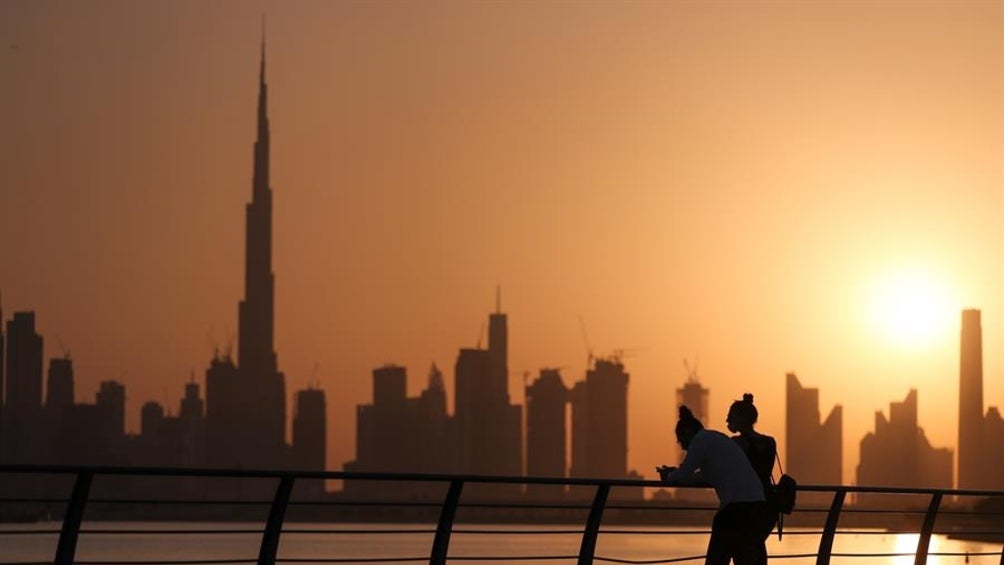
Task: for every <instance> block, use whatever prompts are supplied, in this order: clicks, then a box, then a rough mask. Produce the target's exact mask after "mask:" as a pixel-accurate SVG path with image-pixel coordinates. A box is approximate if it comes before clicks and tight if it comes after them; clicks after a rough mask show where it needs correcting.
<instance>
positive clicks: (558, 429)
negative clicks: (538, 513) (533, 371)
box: [526, 369, 568, 499]
mask: <svg viewBox="0 0 1004 565" xmlns="http://www.w3.org/2000/svg"><path fill="white" fill-rule="evenodd" d="M567 403H568V388H567V387H566V386H565V383H563V382H562V381H561V373H559V372H558V370H557V369H541V370H540V376H539V377H538V378H537V380H536V381H534V382H533V384H532V385H530V386H528V387H526V474H527V475H530V476H531V477H564V476H566V474H567V473H568V468H567V467H568V466H567V463H566V457H565V443H566V438H567V437H568V434H567V433H566V426H565V405H566V404H567ZM526 492H527V494H528V495H530V496H534V497H538V498H547V499H557V498H560V497H561V496H563V495H564V492H565V487H564V485H527V487H526Z"/></svg>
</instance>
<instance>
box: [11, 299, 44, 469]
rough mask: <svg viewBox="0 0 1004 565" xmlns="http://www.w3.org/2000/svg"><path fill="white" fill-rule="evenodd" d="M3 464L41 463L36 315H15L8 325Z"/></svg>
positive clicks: (39, 340) (39, 349)
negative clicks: (38, 436)
mask: <svg viewBox="0 0 1004 565" xmlns="http://www.w3.org/2000/svg"><path fill="white" fill-rule="evenodd" d="M5 361H6V373H7V374H6V383H5V385H6V386H5V404H4V436H5V441H4V448H5V450H6V453H4V454H3V461H4V462H7V463H41V462H42V459H43V457H44V455H45V450H44V448H43V442H40V441H38V440H37V438H36V437H35V434H38V433H40V432H41V433H43V434H44V431H43V427H44V425H45V422H44V420H43V417H42V336H40V335H39V334H38V333H36V332H35V313H34V312H15V313H14V318H13V319H12V320H11V321H9V322H7V353H6V359H5Z"/></svg>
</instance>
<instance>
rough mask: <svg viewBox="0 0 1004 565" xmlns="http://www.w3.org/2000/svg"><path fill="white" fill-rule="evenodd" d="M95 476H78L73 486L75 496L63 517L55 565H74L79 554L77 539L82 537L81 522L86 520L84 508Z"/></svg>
mask: <svg viewBox="0 0 1004 565" xmlns="http://www.w3.org/2000/svg"><path fill="white" fill-rule="evenodd" d="M93 478H94V475H93V474H92V473H91V472H90V471H81V472H80V473H79V474H77V481H76V482H75V483H74V484H73V494H71V495H70V501H69V503H67V505H66V515H65V516H63V529H62V530H61V531H60V532H59V544H58V545H57V546H56V559H55V560H54V561H53V564H54V565H73V559H74V557H75V555H76V552H77V537H78V536H79V535H80V522H81V521H83V519H84V506H85V505H86V504H87V495H88V493H89V492H90V490H91V480H92V479H93Z"/></svg>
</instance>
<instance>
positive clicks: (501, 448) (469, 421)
mask: <svg viewBox="0 0 1004 565" xmlns="http://www.w3.org/2000/svg"><path fill="white" fill-rule="evenodd" d="M488 322H489V326H488V330H489V331H488V349H487V350H485V349H461V350H460V354H459V356H458V357H457V364H456V371H455V374H454V377H455V383H456V384H455V391H456V393H455V394H456V399H455V408H454V414H455V418H456V420H455V421H456V430H457V440H458V442H457V448H458V460H457V463H458V471H459V472H461V473H476V474H491V475H521V474H522V473H523V422H522V417H523V410H522V406H520V405H518V404H510V403H509V388H508V387H509V384H508V383H509V374H508V372H509V371H508V366H509V363H508V350H509V346H508V329H507V327H506V323H507V321H506V315H505V314H503V313H502V312H501V311H500V309H499V308H498V307H497V305H496V311H495V313H493V314H491V315H490V316H489V320H488ZM473 490H475V491H477V492H479V495H481V496H496V495H497V496H503V497H511V496H515V495H516V494H518V485H490V488H485V489H482V488H480V487H479V488H476V489H473Z"/></svg>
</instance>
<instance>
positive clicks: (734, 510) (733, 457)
mask: <svg viewBox="0 0 1004 565" xmlns="http://www.w3.org/2000/svg"><path fill="white" fill-rule="evenodd" d="M676 441H678V442H679V443H680V446H681V447H682V448H683V449H684V450H685V451H686V452H687V454H686V456H684V458H683V462H681V463H680V466H679V468H676V467H666V466H665V465H664V466H662V467H660V468H659V476H660V477H661V478H662V481H663V482H664V483H666V484H668V485H671V486H673V485H705V484H707V485H711V486H712V487H713V488H714V489H715V494H716V495H717V496H718V512H716V513H715V518H714V521H712V523H711V539H710V540H708V552H707V556H706V558H705V560H704V563H705V565H727V564H728V563H729V560H731V561H732V562H733V563H735V565H750V564H756V563H760V562H762V561H758V559H764V558H765V556H763V557H761V556H760V553H759V551H758V549H759V547H761V546H762V544H763V539H762V538H761V537H760V532H761V524H763V521H764V512H765V511H766V508H765V503H764V494H763V487H762V486H761V484H760V479H759V478H758V477H757V474H756V472H755V471H754V470H753V466H752V465H750V462H749V459H748V458H747V457H746V454H745V453H743V451H742V450H741V449H739V446H738V445H736V443H735V442H734V441H733V440H732V439H731V438H729V437H728V436H726V435H725V434H723V433H721V432H717V431H715V430H706V429H704V426H703V425H702V424H701V422H700V421H699V420H698V419H697V418H695V417H694V414H693V413H691V411H690V409H689V408H687V407H686V406H681V407H680V419H679V421H677V423H676Z"/></svg>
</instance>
